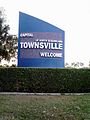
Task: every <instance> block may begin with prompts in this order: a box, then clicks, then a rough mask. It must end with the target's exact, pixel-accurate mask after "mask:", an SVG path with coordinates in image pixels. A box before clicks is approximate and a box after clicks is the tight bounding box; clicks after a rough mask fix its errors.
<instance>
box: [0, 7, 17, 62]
mask: <svg viewBox="0 0 90 120" xmlns="http://www.w3.org/2000/svg"><path fill="white" fill-rule="evenodd" d="M9 30H10V27H9V25H7V24H6V16H5V10H4V9H3V8H0V61H1V60H2V59H5V60H10V58H11V57H12V56H14V55H15V52H16V49H15V48H14V46H13V45H14V43H15V41H17V37H16V38H15V37H13V35H9Z"/></svg>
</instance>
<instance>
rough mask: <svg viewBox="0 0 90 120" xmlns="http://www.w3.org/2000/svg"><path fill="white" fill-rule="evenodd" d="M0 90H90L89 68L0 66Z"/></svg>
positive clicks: (53, 91)
mask: <svg viewBox="0 0 90 120" xmlns="http://www.w3.org/2000/svg"><path fill="white" fill-rule="evenodd" d="M0 92H31V93H32V92H33V93H36V92H37V93H82V92H84V93H85V92H90V69H40V68H0Z"/></svg>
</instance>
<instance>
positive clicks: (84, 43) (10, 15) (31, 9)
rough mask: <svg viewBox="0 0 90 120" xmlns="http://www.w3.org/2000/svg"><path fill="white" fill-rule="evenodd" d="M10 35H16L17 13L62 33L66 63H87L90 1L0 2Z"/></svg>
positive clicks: (21, 0)
mask: <svg viewBox="0 0 90 120" xmlns="http://www.w3.org/2000/svg"><path fill="white" fill-rule="evenodd" d="M0 7H4V9H5V10H6V11H5V14H6V15H7V20H8V24H9V25H10V28H11V30H10V33H11V34H18V17H19V11H21V12H24V13H27V14H30V15H32V16H34V17H37V18H39V19H42V20H44V21H46V22H48V23H51V24H53V25H55V26H57V27H59V28H60V29H63V30H64V31H65V62H68V63H71V62H83V63H86V64H88V63H89V61H90V53H89V52H90V0H0Z"/></svg>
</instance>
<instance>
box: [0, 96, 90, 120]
mask: <svg viewBox="0 0 90 120" xmlns="http://www.w3.org/2000/svg"><path fill="white" fill-rule="evenodd" d="M0 120H90V95H81V96H64V95H62V96H30V95H0Z"/></svg>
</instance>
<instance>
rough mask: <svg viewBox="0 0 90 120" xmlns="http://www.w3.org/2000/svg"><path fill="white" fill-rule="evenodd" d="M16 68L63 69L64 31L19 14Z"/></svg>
mask: <svg viewBox="0 0 90 120" xmlns="http://www.w3.org/2000/svg"><path fill="white" fill-rule="evenodd" d="M18 45H19V47H18V66H20V67H46V68H53V67H54V68H61V67H64V31H63V30H61V29H59V28H57V27H55V26H53V25H51V24H49V23H46V22H44V21H42V20H40V19H37V18H35V17H32V16H29V15H27V14H24V13H19V40H18Z"/></svg>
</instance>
